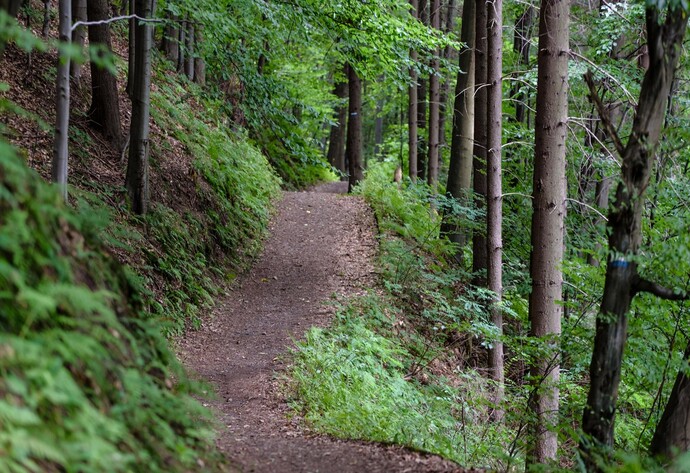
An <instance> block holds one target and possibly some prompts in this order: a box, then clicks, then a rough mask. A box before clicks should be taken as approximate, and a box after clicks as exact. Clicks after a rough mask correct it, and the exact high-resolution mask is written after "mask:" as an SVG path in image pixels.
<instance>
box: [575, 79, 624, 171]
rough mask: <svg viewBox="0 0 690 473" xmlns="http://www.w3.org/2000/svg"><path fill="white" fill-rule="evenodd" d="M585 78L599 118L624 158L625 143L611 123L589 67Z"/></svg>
mask: <svg viewBox="0 0 690 473" xmlns="http://www.w3.org/2000/svg"><path fill="white" fill-rule="evenodd" d="M583 78H584V79H585V82H586V83H587V87H589V97H590V98H591V99H592V102H594V105H595V106H596V107H597V111H598V112H599V118H601V122H602V124H603V125H604V128H605V129H606V133H608V135H609V137H610V138H611V140H612V141H613V145H614V146H615V147H616V151H617V152H618V155H619V156H620V157H621V158H622V157H623V153H624V152H625V147H624V146H623V143H622V142H621V139H620V137H619V136H618V133H617V132H616V129H615V128H614V127H613V124H612V123H611V118H610V117H609V114H608V112H607V111H606V107H605V106H604V104H603V103H602V101H601V98H600V97H599V94H598V93H597V88H596V86H595V85H594V79H593V78H592V71H591V70H589V69H588V70H587V72H585V74H584V75H583Z"/></svg>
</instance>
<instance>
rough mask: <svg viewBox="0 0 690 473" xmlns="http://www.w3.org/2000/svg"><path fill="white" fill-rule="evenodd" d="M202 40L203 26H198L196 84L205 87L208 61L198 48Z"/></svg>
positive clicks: (195, 61)
mask: <svg viewBox="0 0 690 473" xmlns="http://www.w3.org/2000/svg"><path fill="white" fill-rule="evenodd" d="M202 39H203V38H202V35H201V26H197V27H196V29H195V30H194V43H195V44H197V54H196V56H195V57H194V82H196V83H197V84H199V85H202V86H203V85H204V84H206V61H204V58H203V57H202V56H201V53H200V52H199V47H198V45H199V44H201V41H202Z"/></svg>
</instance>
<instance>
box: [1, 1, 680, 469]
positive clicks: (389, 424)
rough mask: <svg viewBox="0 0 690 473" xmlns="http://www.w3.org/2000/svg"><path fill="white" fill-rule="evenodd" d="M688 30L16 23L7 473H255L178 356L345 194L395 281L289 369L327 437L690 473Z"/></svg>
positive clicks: (330, 21) (271, 5) (449, 6)
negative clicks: (256, 265)
mask: <svg viewBox="0 0 690 473" xmlns="http://www.w3.org/2000/svg"><path fill="white" fill-rule="evenodd" d="M687 22H688V5H687V4H686V2H683V1H679V0H666V1H661V0H645V1H640V0H600V1H599V2H587V1H584V0H573V1H572V2H566V1H564V0H540V3H539V2H536V0H529V1H516V0H476V1H475V0H464V1H462V2H461V1H455V0H409V1H408V0H381V1H379V2H368V1H365V0H342V1H338V2H326V1H320V0H194V1H191V0H159V1H156V0H129V1H125V0H59V1H50V0H44V1H38V0H0V92H1V93H2V95H1V96H0V116H1V117H2V120H1V121H0V471H8V472H39V471H75V472H77V471H113V472H116V471H117V472H119V471H122V472H125V471H147V472H148V471H166V472H168V471H235V469H234V468H235V467H234V466H233V459H232V457H231V456H230V457H228V454H227V452H226V453H223V452H221V451H220V450H219V448H218V447H217V445H216V444H215V443H214V439H215V438H217V437H219V436H223V435H224V433H223V432H224V431H223V428H222V427H221V426H220V425H219V422H218V421H217V419H216V420H214V414H213V412H212V411H211V410H210V409H208V408H207V406H206V402H205V399H206V398H208V397H209V396H210V394H209V393H212V392H213V390H214V388H213V385H212V384H208V383H207V382H205V381H204V379H197V378H198V376H192V375H189V374H188V371H187V369H186V367H185V365H184V363H182V362H180V361H179V359H178V358H179V357H178V354H177V352H176V348H175V347H176V343H177V341H178V340H180V337H184V336H185V334H188V333H190V332H194V331H197V330H199V329H200V327H201V326H202V325H203V323H204V321H205V320H207V319H208V318H209V317H210V313H211V311H212V308H213V307H214V305H216V304H217V303H218V301H219V300H221V299H222V298H223V297H225V294H226V292H227V291H230V290H231V289H232V288H233V287H234V286H235V281H236V280H237V279H238V278H241V277H242V274H244V273H245V272H246V271H247V270H248V268H250V267H251V266H252V262H253V261H255V258H257V256H258V255H259V254H260V253H261V251H262V245H263V244H264V243H263V242H264V241H265V238H266V235H267V234H268V232H269V226H270V222H271V219H272V217H273V216H274V214H275V212H276V210H275V206H276V205H277V203H278V202H280V199H281V195H282V194H283V193H284V192H287V191H297V190H302V189H307V188H310V186H313V185H315V184H318V183H323V182H334V181H344V182H347V186H346V189H347V192H348V193H349V194H354V195H357V196H359V198H361V199H364V201H366V203H367V204H368V205H369V206H370V207H371V209H373V212H374V214H375V217H376V225H377V232H378V246H377V254H376V258H375V261H374V262H373V264H374V266H375V268H376V269H375V270H374V272H375V273H376V275H377V278H376V279H377V281H376V282H373V283H371V284H370V286H371V287H370V288H369V289H370V290H369V291H367V292H366V294H360V295H356V296H355V295H348V296H347V297H342V298H340V299H338V300H337V302H336V303H335V305H336V308H335V309H334V310H335V316H334V317H333V318H332V320H331V321H330V323H329V324H328V327H325V328H324V327H312V328H310V327H308V326H305V327H303V328H302V333H304V336H303V337H301V338H300V340H299V341H297V342H296V343H295V344H294V348H293V349H292V350H291V351H289V353H286V354H284V355H281V356H284V357H286V359H288V360H289V361H288V362H287V367H286V368H284V369H283V370H282V371H281V374H280V376H279V379H280V380H279V384H280V389H279V390H280V393H281V394H280V395H281V396H282V399H283V401H284V403H285V404H286V405H287V406H289V410H290V412H291V414H290V415H293V416H296V417H297V418H298V419H299V422H300V423H302V424H303V425H306V426H308V428H309V429H310V432H313V433H319V434H326V435H329V436H333V437H338V438H343V439H361V440H366V441H372V442H380V443H382V444H399V445H403V446H405V447H407V448H409V449H411V450H414V451H420V452H428V453H431V454H435V455H439V456H441V457H443V458H445V459H448V460H450V461H452V462H455V463H456V464H457V465H458V471H463V470H461V468H480V469H487V470H488V471H592V472H600V471H601V472H603V471H629V472H636V471H690V453H687V451H688V450H689V449H690V377H689V376H690V371H689V363H690V322H689V321H688V320H686V318H685V316H686V315H688V310H687V304H686V302H685V301H686V300H687V299H688V297H690V295H689V294H690V293H689V292H688V291H690V288H689V287H688V284H690V228H689V225H690V207H689V206H688V201H687V196H688V195H690V176H689V174H688V169H689V166H690V150H689V149H688V147H687V146H688V143H687V142H686V140H687V139H690V137H689V136H688V130H689V129H690V126H689V125H690V123H689V120H690V111H689V109H688V107H686V105H688V101H687V100H686V95H685V94H686V93H689V92H690V89H689V88H688V83H687V82H686V75H687V74H690V71H688V70H686V69H685V67H686V66H687V65H688V56H687V54H685V49H684V45H685V32H686V27H687ZM344 185H345V184H343V186H344ZM683 189H685V190H683ZM343 199H345V197H343ZM346 207H347V205H346V204H344V203H343V209H345V208H346ZM344 211H345V210H343V212H344ZM307 213H308V214H310V218H312V217H313V218H319V216H318V215H312V211H307ZM324 218H325V216H324ZM304 225H305V226H306V225H307V223H304ZM338 231H339V232H341V233H343V232H345V231H346V230H345V229H339V230H338ZM348 238H350V236H349V235H345V234H342V238H341V237H338V238H336V239H334V240H331V241H328V245H330V246H333V247H337V246H338V245H342V244H343V241H344V240H347V239H348ZM348 251H349V250H348ZM304 256H305V260H306V259H308V258H307V256H308V255H304ZM346 257H350V254H349V253H348V254H347V255H345V256H343V258H346ZM346 261H347V264H352V265H355V264H359V262H358V260H357V259H355V258H352V259H351V260H349V259H347V260H346ZM305 264H306V263H305ZM305 271H306V270H305ZM260 282H261V281H260ZM264 282H266V281H264ZM324 284H325V283H324ZM230 297H232V296H230ZM302 299H303V300H304V297H303V298H302ZM307 302H309V301H307ZM314 304H316V301H315V302H314ZM227 427H230V426H227ZM294 471H306V470H302V469H300V468H297V469H295V470H294ZM444 471H445V470H444Z"/></svg>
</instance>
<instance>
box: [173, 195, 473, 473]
mask: <svg viewBox="0 0 690 473" xmlns="http://www.w3.org/2000/svg"><path fill="white" fill-rule="evenodd" d="M346 190H347V184H346V183H330V184H325V185H322V186H319V187H317V188H315V189H313V190H312V191H306V192H287V193H285V195H284V198H283V199H282V201H281V202H279V203H278V206H277V207H278V208H277V213H276V215H275V216H274V218H273V221H272V224H271V226H270V236H269V238H268V239H267V241H266V243H265V248H264V251H263V253H262V255H261V256H260V257H259V259H258V260H257V262H256V264H255V265H254V267H253V269H252V270H251V271H249V272H248V273H247V274H246V275H244V276H243V277H242V278H240V281H239V283H238V284H237V285H236V286H234V287H233V288H232V289H231V290H229V291H228V293H227V294H226V296H225V297H223V299H222V300H219V301H218V304H217V305H216V308H215V311H214V314H213V315H212V316H211V317H208V318H207V319H206V320H205V321H204V323H203V325H202V327H201V329H200V330H198V331H189V332H188V333H187V335H186V336H185V337H184V338H182V339H180V340H179V341H178V344H177V350H178V353H179V355H180V357H181V359H182V360H183V362H184V363H185V364H186V366H187V367H188V368H190V369H191V370H192V372H195V373H196V374H197V375H198V376H199V377H200V378H201V379H203V380H206V381H208V382H210V384H211V386H213V388H214V389H215V394H216V396H215V399H214V400H212V401H210V404H211V407H212V408H213V410H214V412H215V413H216V416H217V419H218V422H219V425H220V429H221V430H220V432H219V434H218V441H217V442H218V446H219V447H220V448H221V450H222V451H223V452H224V453H225V454H226V455H227V457H228V459H229V461H230V462H231V464H232V465H233V466H234V467H236V468H237V469H239V471H242V472H245V473H248V472H271V473H282V472H313V473H317V472H322V473H327V472H343V473H354V472H459V471H464V470H461V469H459V468H458V467H457V465H455V464H454V463H452V462H449V461H446V460H443V459H441V458H439V457H437V456H433V455H427V454H423V453H419V452H414V451H411V450H408V449H405V448H402V447H398V446H388V445H381V444H376V443H367V442H360V441H350V440H347V441H346V440H339V439H334V438H332V437H328V436H324V435H319V434H315V433H314V432H311V431H310V430H309V428H308V426H306V425H304V423H303V422H301V420H300V419H299V416H297V415H295V413H294V411H292V410H291V409H290V407H289V406H288V403H287V400H286V394H285V392H284V391H285V389H284V386H285V383H284V382H282V381H281V375H282V374H284V373H285V370H286V368H287V366H286V365H287V363H289V356H288V352H289V350H290V348H291V347H293V346H294V342H295V340H298V339H300V338H301V337H302V336H303V335H304V333H305V332H306V331H307V330H308V329H309V328H310V327H312V326H321V327H324V326H327V325H328V324H329V323H330V321H331V319H332V317H333V315H334V312H335V309H334V304H333V301H334V300H345V299H347V298H349V297H354V296H357V295H359V294H363V293H364V292H366V290H367V289H368V288H371V287H373V286H375V284H376V274H375V271H374V266H373V258H374V256H375V255H376V251H377V243H376V239H375V222H374V218H373V214H372V212H371V210H370V209H369V207H368V206H367V204H366V203H365V202H364V201H363V200H362V199H360V198H357V197H351V196H344V195H340V193H342V192H345V191H346ZM282 378H284V376H283V377H282Z"/></svg>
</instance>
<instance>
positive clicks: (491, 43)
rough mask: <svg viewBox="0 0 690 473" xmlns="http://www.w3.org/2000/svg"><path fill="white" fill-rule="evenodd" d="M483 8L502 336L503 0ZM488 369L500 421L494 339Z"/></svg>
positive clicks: (489, 210)
mask: <svg viewBox="0 0 690 473" xmlns="http://www.w3.org/2000/svg"><path fill="white" fill-rule="evenodd" d="M486 8H487V37H488V38H487V50H488V55H487V72H486V74H487V83H488V84H489V87H488V91H487V93H488V97H487V109H486V122H487V124H488V129H487V136H486V144H487V163H486V164H487V165H486V168H487V173H486V174H487V186H486V190H487V194H486V203H487V206H486V236H487V257H488V261H487V282H488V288H489V290H490V291H492V292H493V294H494V296H493V297H494V300H493V301H492V304H491V308H490V310H491V322H492V323H493V324H494V325H495V326H496V328H497V333H498V334H499V336H502V335H503V313H502V312H501V299H502V298H503V270H502V267H503V232H502V227H503V186H502V184H501V180H502V175H503V170H502V167H501V144H502V143H501V140H502V132H503V124H502V116H503V82H502V80H501V75H502V64H503V33H502V29H503V1H502V0H489V1H487V2H486ZM489 371H490V373H491V378H492V379H493V380H494V381H495V382H496V387H495V389H496V392H495V398H494V401H495V405H496V407H495V411H494V416H493V418H494V420H496V421H498V422H500V421H502V420H503V408H502V406H501V404H502V402H503V394H504V385H503V383H504V373H503V371H504V370H503V342H502V341H500V340H496V341H495V342H493V346H492V348H491V349H490V350H489Z"/></svg>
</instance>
